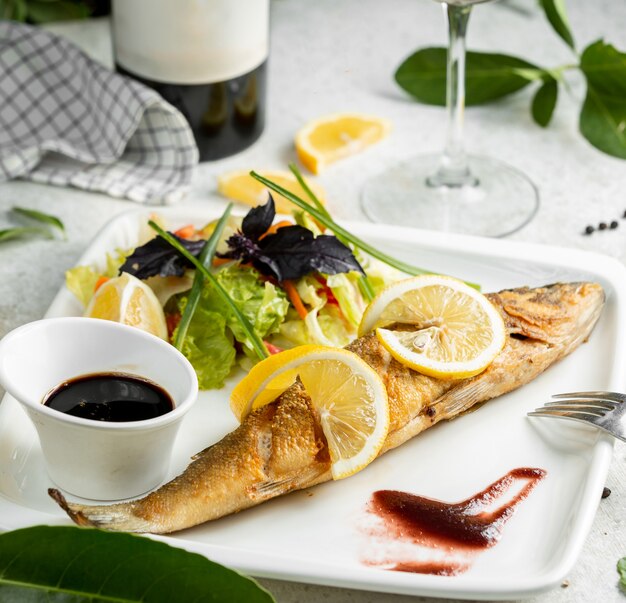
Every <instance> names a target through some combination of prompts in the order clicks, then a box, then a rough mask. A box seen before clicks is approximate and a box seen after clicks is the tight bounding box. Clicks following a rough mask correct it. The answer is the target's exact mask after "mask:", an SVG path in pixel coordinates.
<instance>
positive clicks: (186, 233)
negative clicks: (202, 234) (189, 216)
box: [174, 224, 196, 239]
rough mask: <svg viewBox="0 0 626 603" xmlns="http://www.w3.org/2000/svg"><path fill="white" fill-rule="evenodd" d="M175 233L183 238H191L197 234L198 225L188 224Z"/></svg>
mask: <svg viewBox="0 0 626 603" xmlns="http://www.w3.org/2000/svg"><path fill="white" fill-rule="evenodd" d="M174 234H175V235H176V236H177V237H180V238H181V239H190V238H191V237H193V236H194V235H195V234H196V227H195V226H194V225H193V224H187V226H183V227H182V228H179V229H178V230H176V231H174Z"/></svg>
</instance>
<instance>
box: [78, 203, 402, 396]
mask: <svg viewBox="0 0 626 603" xmlns="http://www.w3.org/2000/svg"><path fill="white" fill-rule="evenodd" d="M275 217H276V216H275V209H274V202H273V199H272V198H271V195H270V198H269V200H268V202H267V203H266V204H265V205H262V206H259V207H256V208H253V209H251V210H250V211H249V212H248V214H247V215H246V216H244V217H243V218H235V217H232V216H230V207H229V208H228V209H227V211H226V212H225V214H224V216H222V219H221V220H219V221H215V222H211V223H209V224H204V225H187V226H184V227H183V228H179V229H178V230H176V231H175V232H168V231H166V229H165V227H164V225H163V224H161V225H157V224H154V223H152V224H153V228H154V229H155V230H156V231H157V232H159V233H160V234H157V232H155V233H154V236H153V237H152V238H150V239H149V240H148V241H147V242H145V243H144V244H142V245H139V246H138V247H136V248H135V249H130V250H124V251H119V250H118V251H116V252H115V253H113V254H109V255H108V256H107V257H106V260H105V261H104V262H103V265H104V266H105V267H104V268H103V269H97V268H96V267H93V266H77V267H76V268H73V269H71V270H69V271H68V272H67V274H66V284H67V287H68V288H69V289H70V291H72V292H73V293H74V294H75V295H76V297H77V298H78V299H79V300H80V301H81V302H82V303H83V304H84V306H85V308H86V312H87V313H88V314H89V313H90V312H93V308H94V298H95V297H101V298H103V297H105V296H106V295H109V293H110V292H109V293H105V290H106V289H107V285H108V288H109V289H111V288H113V283H114V281H115V280H116V279H119V278H120V275H131V276H132V277H133V279H132V281H133V282H135V281H134V279H139V280H140V281H142V282H143V283H144V284H145V285H147V286H148V287H149V288H150V289H151V291H152V292H154V294H155V295H154V297H155V298H156V299H158V309H156V310H155V308H154V307H152V308H151V311H153V312H162V314H163V316H162V320H163V321H164V324H165V325H166V326H167V329H166V330H167V335H166V337H167V339H168V340H169V341H170V342H171V343H172V344H173V345H176V347H178V348H179V349H180V351H181V352H182V353H183V354H184V355H185V356H186V357H187V358H188V359H189V361H190V362H191V364H192V365H193V366H194V368H195V370H196V373H197V375H198V381H199V385H200V388H201V389H211V388H220V387H222V386H223V384H224V380H225V379H226V378H227V377H228V376H229V374H230V373H231V372H232V370H233V369H234V368H235V367H236V366H237V365H243V366H244V367H245V366H246V365H248V366H249V365H251V364H252V363H253V362H255V361H257V360H258V359H259V358H262V357H263V356H264V355H268V354H272V353H277V352H279V351H281V350H283V349H286V348H291V347H294V346H297V345H303V344H322V345H329V346H338V347H341V346H345V345H346V344H348V343H349V342H350V341H352V340H353V339H354V338H355V337H356V333H357V328H358V325H359V322H360V320H361V316H362V313H363V310H364V309H365V307H366V305H367V303H368V301H370V299H371V297H372V296H373V295H374V294H375V293H376V292H377V291H378V290H380V289H381V288H382V287H383V286H385V285H386V284H388V283H389V282H391V281H393V280H397V279H399V278H402V277H404V276H405V274H404V273H403V272H401V271H400V270H397V269H395V268H393V267H390V266H388V265H387V264H385V263H383V262H381V261H378V260H376V259H374V258H372V257H371V256H370V255H368V254H364V253H362V252H361V251H360V250H359V249H358V248H356V247H355V246H354V245H352V244H350V243H349V242H348V241H345V239H344V241H345V242H344V241H342V240H340V239H339V238H338V237H337V236H335V235H333V234H332V233H331V232H330V230H327V229H326V228H325V227H324V226H323V225H322V224H320V223H319V222H318V221H316V220H315V219H314V218H313V217H311V215H309V214H308V213H307V212H305V211H301V210H299V211H295V212H294V213H293V216H292V218H291V219H290V220H286V221H285V220H283V221H280V222H276V220H275ZM157 222H159V220H157ZM199 266H200V268H202V266H204V267H206V269H203V270H200V269H199ZM206 271H208V273H209V274H205V272H206ZM205 277H210V278H205ZM125 278H126V280H125V281H124V282H125V283H127V282H128V277H125ZM224 293H226V296H225V295H224ZM122 297H124V296H123V295H121V294H120V295H119V297H118V302H119V303H117V305H118V306H119V305H120V304H121V303H122V301H119V300H121V299H122ZM126 297H132V296H131V295H127V296H126ZM112 303H113V302H112ZM152 306H154V304H152ZM116 310H117V311H118V314H119V316H117V315H115V316H112V317H113V318H114V319H117V320H121V321H123V322H128V323H129V324H133V320H136V314H137V312H131V311H128V312H127V314H128V316H125V315H124V311H123V310H120V308H116ZM91 315H93V314H91ZM96 315H99V316H100V317H107V316H102V312H101V311H100V314H96ZM133 317H134V318H133ZM242 317H243V318H242ZM159 320H161V318H159ZM148 330H149V329H148ZM155 334H158V333H155ZM162 336H164V335H162Z"/></svg>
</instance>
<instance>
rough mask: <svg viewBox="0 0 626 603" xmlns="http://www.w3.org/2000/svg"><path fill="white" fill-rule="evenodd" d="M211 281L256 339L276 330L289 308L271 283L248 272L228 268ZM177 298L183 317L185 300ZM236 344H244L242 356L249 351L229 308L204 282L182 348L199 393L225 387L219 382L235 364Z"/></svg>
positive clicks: (237, 322)
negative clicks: (264, 281)
mask: <svg viewBox="0 0 626 603" xmlns="http://www.w3.org/2000/svg"><path fill="white" fill-rule="evenodd" d="M215 277H216V278H217V280H218V281H219V283H220V284H221V285H222V287H224V289H226V291H227V292H228V294H229V295H230V296H231V299H232V300H233V301H234V302H235V304H236V305H237V306H238V307H239V309H240V310H241V311H242V312H243V314H245V316H246V318H247V319H248V320H249V321H250V323H251V324H252V326H253V327H254V330H255V331H256V332H257V333H258V335H259V336H260V337H263V338H264V337H267V336H268V335H270V334H271V333H275V332H277V331H278V329H279V327H280V324H281V323H282V322H283V320H284V318H285V316H286V314H287V310H288V308H289V302H288V301H287V299H286V296H285V293H284V292H283V291H282V290H281V289H279V288H277V287H275V286H274V285H272V283H269V282H266V283H263V282H262V281H261V280H260V278H259V273H258V272H257V271H256V270H254V269H253V268H243V267H241V266H227V267H225V268H223V269H222V270H220V271H219V272H218V273H216V275H215ZM178 299H179V301H178V307H179V310H180V312H181V313H182V311H183V310H184V307H185V304H186V303H187V296H186V295H182V296H180V297H179V298H178ZM175 336H176V333H174V337H175ZM235 341H238V342H239V343H241V344H243V350H244V352H245V351H247V350H252V346H251V345H250V344H249V342H248V340H247V338H246V336H245V333H244V331H243V329H242V328H241V325H240V323H239V321H238V320H237V318H236V317H235V316H234V315H233V313H232V311H231V310H230V308H229V307H228V306H227V305H226V304H225V303H224V301H223V300H222V299H221V297H220V296H219V295H218V293H217V292H216V291H215V289H214V288H213V287H212V286H211V284H210V283H205V285H204V288H203V290H202V295H201V297H200V301H199V302H198V305H197V307H196V310H195V312H194V315H193V318H192V319H191V322H190V324H189V327H188V331H187V336H186V337H185V339H184V341H183V345H182V350H181V351H182V353H183V354H184V355H185V356H186V357H187V358H188V360H189V361H190V362H191V364H192V365H193V367H194V369H195V370H196V373H197V374H198V383H199V387H200V389H212V388H220V387H222V386H223V385H224V379H226V377H227V376H228V375H229V374H230V372H231V370H232V368H233V366H234V364H235V362H236V348H235Z"/></svg>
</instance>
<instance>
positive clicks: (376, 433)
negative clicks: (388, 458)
mask: <svg viewBox="0 0 626 603" xmlns="http://www.w3.org/2000/svg"><path fill="white" fill-rule="evenodd" d="M298 377H299V378H300V381H301V382H302V385H303V386H304V389H305V390H306V392H307V394H308V395H309V396H310V398H311V402H312V404H313V407H314V408H315V410H316V411H317V413H318V416H319V422H320V425H321V427H322V430H323V431H324V435H325V436H326V440H327V442H328V448H329V452H330V459H331V472H332V475H333V479H342V478H344V477H348V476H350V475H353V474H354V473H356V472H357V471H360V470H361V469H363V468H364V467H365V466H367V465H368V464H369V463H371V462H372V461H373V460H374V459H375V458H376V456H377V455H378V453H379V452H380V449H381V448H382V446H383V443H384V442H385V438H386V437H387V432H388V430H389V403H388V400H387V391H386V389H385V386H384V384H383V382H382V380H381V379H380V377H379V376H378V374H377V373H376V372H375V371H374V370H373V369H372V368H371V367H370V366H369V365H368V364H367V363H366V362H365V361H364V360H361V358H359V357H358V356H357V355H356V354H353V353H352V352H349V351H347V350H342V349H337V348H329V347H324V346H316V345H305V346H300V347H297V348H293V349H291V350H286V351H284V352H281V353H279V354H275V355H274V356H270V357H269V358H267V359H266V360H263V361H262V362H260V363H258V364H257V365H255V366H254V367H253V368H252V370H251V371H250V373H249V374H248V375H247V376H246V377H245V378H244V379H243V380H242V381H241V382H240V383H239V384H238V385H237V386H236V387H235V389H234V390H233V392H232V394H231V399H230V404H231V409H232V411H233V413H234V414H235V416H236V417H237V418H238V419H239V420H240V421H241V420H243V418H244V417H245V416H246V415H247V414H248V413H249V412H251V411H252V410H255V409H257V408H260V407H261V406H263V405H265V404H269V403H270V402H272V401H274V400H275V399H276V398H277V397H278V396H279V395H280V394H281V393H282V392H284V391H285V390H286V389H287V388H288V387H289V386H291V385H292V384H293V383H294V382H295V380H296V379H297V378H298Z"/></svg>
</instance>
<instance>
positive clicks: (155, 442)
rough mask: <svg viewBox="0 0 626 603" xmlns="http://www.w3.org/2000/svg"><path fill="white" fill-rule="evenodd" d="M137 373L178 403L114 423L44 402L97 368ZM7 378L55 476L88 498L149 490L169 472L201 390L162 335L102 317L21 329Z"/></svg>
mask: <svg viewBox="0 0 626 603" xmlns="http://www.w3.org/2000/svg"><path fill="white" fill-rule="evenodd" d="M111 372H119V373H125V374H130V375H137V376H139V377H144V378H146V379H149V380H150V381H153V382H154V383H156V384H157V385H159V386H161V387H162V388H163V389H164V390H165V391H166V392H167V393H168V394H169V395H170V396H171V398H172V401H173V402H174V409H173V410H172V411H170V412H167V413H165V414H163V415H161V416H159V417H155V418H152V419H146V420H143V421H132V422H131V421H128V422H107V421H93V420H89V419H83V418H81V417H75V416H71V415H68V414H65V413H62V412H59V411H57V410H54V409H52V408H49V407H47V406H44V405H43V400H44V398H45V396H46V394H47V393H49V392H50V391H51V390H52V389H53V388H55V387H57V386H58V385H59V384H61V383H63V382H64V381H67V380H71V379H73V378H76V377H79V376H81V375H88V374H93V373H111ZM0 384H1V385H2V386H3V387H4V388H5V389H6V390H7V392H9V394H10V395H11V396H13V397H14V398H15V399H16V400H18V401H19V402H20V403H21V405H22V407H23V408H24V410H25V411H26V414H27V415H28V416H29V417H30V419H31V421H32V422H33V424H34V426H35V428H36V429H37V433H38V435H39V440H40V443H41V448H42V451H43V455H44V457H45V461H46V467H47V470H48V474H49V476H50V478H51V479H52V481H53V482H54V483H55V484H56V485H57V486H59V487H60V488H61V489H63V490H65V491H67V492H69V493H71V494H73V495H75V496H80V497H83V498H89V499H97V500H117V499H122V498H131V497H133V496H138V495H140V494H144V493H145V492H147V491H149V490H151V489H152V488H154V487H155V486H157V485H159V484H160V483H161V482H162V481H163V480H164V479H165V476H166V474H167V470H168V467H169V461H170V457H171V453H172V448H173V446H174V440H175V439H176V434H177V431H178V428H179V427H180V424H181V421H182V419H183V417H184V415H185V414H186V413H187V411H188V410H189V409H190V408H191V406H192V405H193V404H194V402H195V401H196V399H197V396H198V380H197V377H196V373H195V371H194V370H193V367H192V366H191V364H190V363H189V361H188V360H187V359H186V358H185V357H184V356H183V355H182V354H181V353H180V352H179V351H178V350H176V349H175V348H174V347H173V346H171V345H170V344H168V343H166V342H165V341H163V340H162V339H159V338H158V337H155V336H153V335H150V334H149V333H145V332H144V331H141V330H139V329H137V328H134V327H129V326H126V325H122V324H118V323H115V322H111V321H107V320H99V319H94V318H78V317H68V318H50V319H44V320H39V321H36V322H32V323H29V324H26V325H24V326H21V327H18V328H17V329H15V330H14V331H11V332H10V333H9V334H8V335H6V336H5V337H4V338H3V339H2V340H1V341H0Z"/></svg>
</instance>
